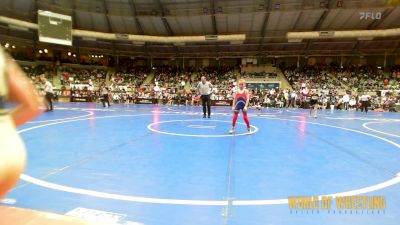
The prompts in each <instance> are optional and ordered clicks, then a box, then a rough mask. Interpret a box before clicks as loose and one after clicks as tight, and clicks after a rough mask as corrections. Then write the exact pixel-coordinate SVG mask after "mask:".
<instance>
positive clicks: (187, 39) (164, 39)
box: [0, 16, 246, 44]
mask: <svg viewBox="0 0 400 225" xmlns="http://www.w3.org/2000/svg"><path fill="white" fill-rule="evenodd" d="M0 22H2V23H6V24H9V25H14V26H19V27H22V28H28V29H35V30H38V29H39V25H38V24H35V23H31V22H26V21H23V20H18V19H13V18H8V17H5V16H0ZM72 35H73V36H76V37H81V38H82V39H83V38H86V39H87V38H93V39H96V40H97V39H105V40H118V38H117V37H116V35H117V34H115V33H105V32H97V31H88V30H77V29H72ZM121 35H122V36H123V37H124V39H126V38H127V39H128V40H129V41H133V42H153V43H169V44H172V43H180V42H183V43H193V42H207V39H206V35H198V36H152V35H135V34H126V35H124V34H118V37H119V38H121V37H122V36H121ZM244 40H246V34H226V35H216V36H215V37H214V40H212V41H217V42H230V41H244Z"/></svg>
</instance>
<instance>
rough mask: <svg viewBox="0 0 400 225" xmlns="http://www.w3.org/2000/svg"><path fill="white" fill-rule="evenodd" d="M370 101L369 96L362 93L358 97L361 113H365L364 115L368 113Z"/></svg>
mask: <svg viewBox="0 0 400 225" xmlns="http://www.w3.org/2000/svg"><path fill="white" fill-rule="evenodd" d="M370 100H371V96H369V95H368V94H367V93H364V94H363V95H361V96H360V103H361V112H362V111H365V113H367V112H368V107H369V104H370Z"/></svg>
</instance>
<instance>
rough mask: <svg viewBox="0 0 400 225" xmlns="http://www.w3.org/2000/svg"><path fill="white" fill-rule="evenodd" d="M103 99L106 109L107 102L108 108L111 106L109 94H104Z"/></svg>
mask: <svg viewBox="0 0 400 225" xmlns="http://www.w3.org/2000/svg"><path fill="white" fill-rule="evenodd" d="M102 97H103V98H102V99H101V102H102V103H103V107H106V102H107V106H110V100H109V99H108V94H103V95H102Z"/></svg>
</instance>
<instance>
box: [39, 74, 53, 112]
mask: <svg viewBox="0 0 400 225" xmlns="http://www.w3.org/2000/svg"><path fill="white" fill-rule="evenodd" d="M41 79H42V82H43V84H44V93H45V98H46V101H47V110H46V112H53V97H54V92H53V85H52V84H51V83H50V81H48V80H47V79H46V78H45V77H44V74H43V75H41Z"/></svg>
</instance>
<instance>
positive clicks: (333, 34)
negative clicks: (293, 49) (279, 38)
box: [286, 28, 400, 40]
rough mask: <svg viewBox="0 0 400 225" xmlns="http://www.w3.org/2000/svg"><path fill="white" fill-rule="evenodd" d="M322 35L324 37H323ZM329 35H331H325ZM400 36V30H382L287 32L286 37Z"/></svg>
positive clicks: (289, 38)
mask: <svg viewBox="0 0 400 225" xmlns="http://www.w3.org/2000/svg"><path fill="white" fill-rule="evenodd" d="M321 34H322V35H321ZM325 34H329V35H325ZM394 36H400V28H392V29H382V30H346V31H306V32H287V33H286V37H287V38H288V40H291V39H321V38H325V39H328V38H375V37H394Z"/></svg>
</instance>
